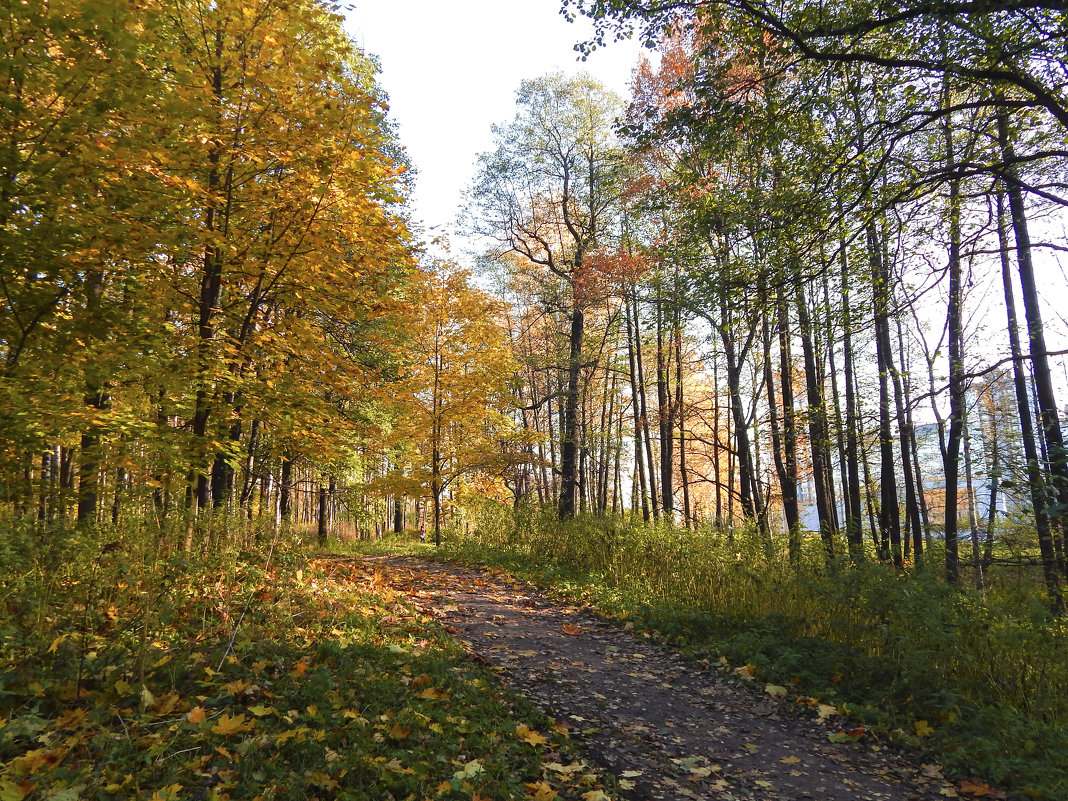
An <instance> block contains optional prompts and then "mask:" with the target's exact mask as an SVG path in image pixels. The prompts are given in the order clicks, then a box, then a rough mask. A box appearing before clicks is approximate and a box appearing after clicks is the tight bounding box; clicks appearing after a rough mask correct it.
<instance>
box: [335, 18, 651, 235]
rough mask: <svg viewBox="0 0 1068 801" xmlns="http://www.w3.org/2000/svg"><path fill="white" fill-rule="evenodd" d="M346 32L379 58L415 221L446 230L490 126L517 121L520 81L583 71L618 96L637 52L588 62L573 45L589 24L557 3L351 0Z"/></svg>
mask: <svg viewBox="0 0 1068 801" xmlns="http://www.w3.org/2000/svg"><path fill="white" fill-rule="evenodd" d="M348 21H349V22H348V29H349V32H350V33H351V34H352V35H353V36H354V37H355V39H356V42H357V43H358V44H359V45H361V46H362V47H363V49H364V50H365V51H366V52H368V53H371V54H373V55H376V56H378V57H379V59H380V61H381V65H382V74H381V76H380V79H379V83H380V85H381V86H382V88H383V89H385V91H386V92H387V93H388V94H389V100H390V117H391V118H392V119H393V120H394V121H395V122H396V123H398V124H399V129H400V137H401V141H402V142H403V144H404V146H405V147H406V148H407V150H408V153H409V156H410V158H411V161H412V163H413V164H414V166H415V168H416V170H417V171H418V180H417V184H416V188H415V199H414V201H415V202H414V204H413V207H414V214H415V217H416V219H417V220H418V221H421V222H423V223H424V224H425V226H426V227H427V228H430V227H431V226H440V228H438V229H437V230H436V231H435V232H434V233H439V232H445V233H449V232H450V231H451V229H452V222H453V220H454V218H455V216H456V214H457V212H458V206H459V203H460V201H461V195H462V193H463V190H464V189H465V188H466V187H467V185H468V184H469V183H470V182H471V179H472V178H473V176H474V164H475V156H476V155H477V154H478V153H481V152H484V151H486V150H489V149H490V147H491V143H492V140H491V134H490V126H491V125H492V124H494V123H499V122H506V121H508V120H511V119H512V117H514V116H515V90H516V89H517V88H519V82H520V81H521V80H523V79H524V78H536V77H538V76H540V75H544V74H546V73H548V72H552V71H555V70H561V71H563V72H565V73H568V74H574V73H578V72H583V71H585V72H588V73H590V74H591V75H593V76H594V77H595V78H597V79H598V80H600V81H601V82H602V83H604V84H605V85H606V86H608V87H609V88H610V89H613V90H614V91H616V92H618V93H619V94H620V95H622V96H623V97H626V96H627V84H628V82H629V80H630V74H631V70H632V69H633V67H634V65H635V64H636V63H637V60H638V58H639V55H640V52H641V49H640V48H639V47H638V46H637V45H635V44H632V43H630V42H624V43H616V44H611V45H609V46H607V47H605V48H604V49H602V50H599V51H597V52H595V53H594V54H593V55H591V56H590V58H589V59H588V60H587V61H586V62H585V63H582V62H579V61H577V60H576V56H577V54H576V53H575V51H574V49H573V47H574V44H575V43H576V42H577V41H579V40H581V39H584V38H585V35H586V33H587V32H588V31H589V26H588V25H587V24H585V21H579V22H576V23H575V24H569V23H568V22H567V21H566V20H565V19H564V18H563V17H562V16H561V15H560V0H357V5H356V8H355V10H350V11H349V12H348Z"/></svg>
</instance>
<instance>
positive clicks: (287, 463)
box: [278, 451, 294, 523]
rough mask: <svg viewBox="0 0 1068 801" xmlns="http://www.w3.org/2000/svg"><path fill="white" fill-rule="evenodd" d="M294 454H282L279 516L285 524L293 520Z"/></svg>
mask: <svg viewBox="0 0 1068 801" xmlns="http://www.w3.org/2000/svg"><path fill="white" fill-rule="evenodd" d="M293 462H294V457H293V454H291V453H289V452H288V451H287V452H286V453H284V454H282V475H281V478H280V480H279V483H278V515H279V517H281V519H282V522H283V523H288V522H290V521H291V520H292V519H293Z"/></svg>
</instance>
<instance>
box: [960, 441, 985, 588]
mask: <svg viewBox="0 0 1068 801" xmlns="http://www.w3.org/2000/svg"><path fill="white" fill-rule="evenodd" d="M971 439H972V437H971V434H970V433H969V431H968V421H967V420H965V421H964V439H963V442H962V444H963V446H964V485H965V487H966V488H967V491H968V533H969V535H970V536H971V540H972V571H973V578H974V580H975V588H976V589H978V590H981V589H983V563H982V559H981V558H980V555H979V521H978V520H977V519H976V516H975V484H974V482H973V481H972V448H971Z"/></svg>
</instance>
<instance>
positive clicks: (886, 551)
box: [867, 221, 903, 568]
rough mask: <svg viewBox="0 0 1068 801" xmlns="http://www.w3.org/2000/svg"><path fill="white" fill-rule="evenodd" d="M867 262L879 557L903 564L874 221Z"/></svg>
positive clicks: (885, 289)
mask: <svg viewBox="0 0 1068 801" xmlns="http://www.w3.org/2000/svg"><path fill="white" fill-rule="evenodd" d="M867 242H868V263H869V265H870V268H871V279H872V294H873V301H874V303H873V306H874V309H875V354H876V355H875V359H876V364H877V365H878V369H879V488H880V489H879V543H880V554H879V558H880V559H883V560H884V561H889V560H891V559H892V560H893V563H894V567H898V568H900V567H901V566H902V565H903V560H902V553H901V517H900V512H899V510H898V506H897V465H896V464H895V462H894V439H893V435H892V434H891V430H890V428H891V426H890V374H891V372H893V369H894V368H893V358H894V357H893V352H892V350H891V348H890V322H889V306H890V276H889V271H888V270H887V269H886V265H885V264H884V262H883V257H882V248H881V246H880V244H879V236H878V232H877V231H876V228H875V223H874V221H872V222H869V223H868V226H867Z"/></svg>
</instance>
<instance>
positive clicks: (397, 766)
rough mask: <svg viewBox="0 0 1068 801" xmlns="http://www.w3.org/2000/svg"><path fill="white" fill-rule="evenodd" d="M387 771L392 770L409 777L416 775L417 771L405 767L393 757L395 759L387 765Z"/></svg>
mask: <svg viewBox="0 0 1068 801" xmlns="http://www.w3.org/2000/svg"><path fill="white" fill-rule="evenodd" d="M386 770H391V771H393V772H394V773H403V774H405V775H407V776H414V775H415V770H414V769H413V768H406V767H404V764H403V763H402V762H401V761H400V760H399V759H397V757H393V759H391V760H389V762H387V763H386Z"/></svg>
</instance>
